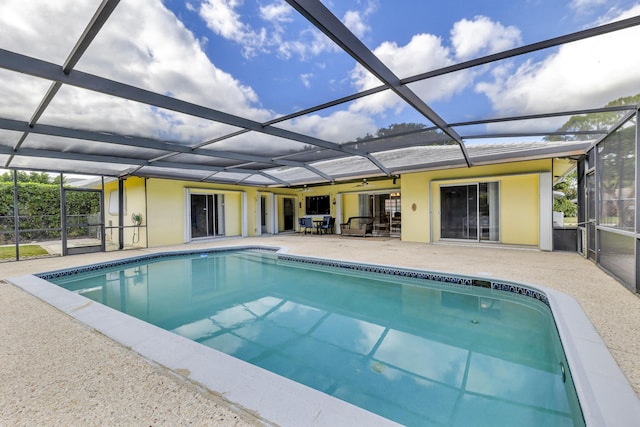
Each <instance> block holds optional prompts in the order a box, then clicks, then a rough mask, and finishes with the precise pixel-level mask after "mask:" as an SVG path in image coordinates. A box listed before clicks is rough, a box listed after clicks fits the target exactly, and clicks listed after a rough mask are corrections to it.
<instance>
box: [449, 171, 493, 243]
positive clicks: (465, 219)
mask: <svg viewBox="0 0 640 427" xmlns="http://www.w3.org/2000/svg"><path fill="white" fill-rule="evenodd" d="M499 196H500V186H499V184H498V183H497V182H481V183H475V184H465V185H451V186H442V187H440V212H441V215H440V218H441V220H440V237H441V238H442V239H462V240H473V241H480V240H484V241H494V242H497V241H499V240H500V222H499V219H500V216H499V212H500V210H499V206H500V197H499Z"/></svg>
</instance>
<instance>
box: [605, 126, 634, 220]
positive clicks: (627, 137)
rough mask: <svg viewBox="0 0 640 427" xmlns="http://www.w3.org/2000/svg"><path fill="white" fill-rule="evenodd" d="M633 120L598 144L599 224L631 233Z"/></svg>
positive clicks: (632, 207)
mask: <svg viewBox="0 0 640 427" xmlns="http://www.w3.org/2000/svg"><path fill="white" fill-rule="evenodd" d="M635 133H636V125H635V119H633V120H630V121H629V122H627V124H626V125H625V126H622V127H620V128H619V129H618V130H616V131H615V132H613V133H612V134H611V135H610V136H608V137H607V138H606V139H605V140H604V141H602V143H600V145H598V173H599V177H600V179H599V194H600V200H599V201H600V203H599V208H600V217H599V222H600V223H599V225H601V226H604V227H611V228H618V229H622V230H629V231H634V230H635V204H636V199H635V194H636V180H635V174H636V172H635V169H636V149H635Z"/></svg>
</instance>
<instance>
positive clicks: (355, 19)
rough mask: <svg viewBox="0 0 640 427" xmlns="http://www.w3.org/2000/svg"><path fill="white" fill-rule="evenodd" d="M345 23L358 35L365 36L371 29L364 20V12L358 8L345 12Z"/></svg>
mask: <svg viewBox="0 0 640 427" xmlns="http://www.w3.org/2000/svg"><path fill="white" fill-rule="evenodd" d="M342 21H343V22H344V25H346V27H347V28H348V29H350V30H351V32H352V33H353V34H355V35H356V36H357V37H364V35H365V34H366V33H367V32H368V31H369V30H370V28H369V26H368V25H367V24H366V23H365V22H364V19H363V17H362V14H361V13H360V12H359V11H356V10H349V11H347V13H345V14H344V18H343V19H342Z"/></svg>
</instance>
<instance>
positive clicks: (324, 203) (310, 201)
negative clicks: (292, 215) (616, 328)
mask: <svg viewBox="0 0 640 427" xmlns="http://www.w3.org/2000/svg"><path fill="white" fill-rule="evenodd" d="M305 206H306V212H305V213H306V214H307V215H329V214H330V212H331V201H330V200H329V196H307V197H306V198H305Z"/></svg>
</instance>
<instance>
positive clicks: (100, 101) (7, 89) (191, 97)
mask: <svg viewBox="0 0 640 427" xmlns="http://www.w3.org/2000/svg"><path fill="white" fill-rule="evenodd" d="M6 1H11V2H12V3H13V4H9V5H6V6H7V10H8V11H12V13H3V14H0V34H2V33H1V32H3V31H10V32H11V34H12V40H14V42H13V44H12V45H11V46H8V45H7V44H5V43H4V40H8V38H5V37H4V35H2V37H0V39H2V40H3V48H10V49H12V50H14V51H17V52H19V53H26V54H27V55H33V56H39V57H43V59H46V60H49V61H52V62H55V63H58V64H61V63H62V62H63V61H64V59H65V58H66V56H67V55H68V53H69V52H70V51H71V49H72V47H73V45H74V43H75V39H74V38H73V37H75V38H77V37H78V36H79V35H80V34H81V32H82V30H83V29H84V26H85V25H86V24H87V23H88V22H89V19H90V18H91V15H92V14H93V12H94V10H90V9H89V10H86V9H81V8H76V2H74V1H73V0H66V1H65V0H58V1H56V2H42V4H43V5H45V6H46V7H47V13H48V15H47V14H43V13H42V12H41V11H37V10H33V11H30V10H29V7H27V6H28V5H29V6H30V5H31V3H29V2H27V4H24V2H23V1H21V0H6ZM52 4H55V10H53V9H52V7H53V6H51V5H52ZM49 6H51V7H49ZM94 6H95V5H94ZM16 11H18V12H16ZM29 15H32V16H29ZM45 16H46V19H45ZM141 17H144V18H141ZM26 18H30V19H26ZM46 20H55V22H56V25H50V22H45V21H46ZM8 21H10V22H8ZM11 22H13V24H11ZM15 25H17V26H15ZM43 28H44V29H46V31H47V33H46V35H42V34H41V30H42V29H43ZM69 34H71V35H72V36H73V37H71V38H70V36H69ZM61 45H62V47H60V46H61ZM76 69H78V70H80V71H84V72H89V73H92V74H97V75H100V76H103V77H106V78H109V79H113V80H116V81H120V82H123V83H127V84H131V85H136V86H140V87H142V88H146V89H149V90H152V91H154V92H158V93H164V94H167V95H170V96H173V97H175V98H178V99H181V100H185V101H189V102H195V103H200V104H202V105H206V106H209V107H211V108H215V109H219V110H221V111H225V112H229V113H232V114H236V115H240V116H245V117H248V118H252V119H254V120H256V121H266V120H268V119H270V118H272V117H273V113H272V112H269V111H268V110H264V109H260V108H257V107H256V105H258V104H259V99H258V96H257V94H256V93H255V92H254V90H253V89H252V88H250V87H248V86H245V85H243V84H241V83H240V82H239V81H238V80H236V79H235V78H234V77H233V76H231V75H230V74H228V73H226V72H224V71H222V70H220V69H219V68H217V67H216V66H215V65H214V64H212V63H211V61H210V60H209V59H208V58H207V56H206V55H205V54H204V52H203V51H202V49H201V46H200V43H199V42H198V40H196V39H195V38H194V36H193V34H192V33H190V32H189V31H188V30H187V29H185V27H184V25H183V24H182V23H180V22H179V21H178V20H177V19H176V17H175V16H174V15H173V14H171V13H170V12H169V11H168V10H166V9H165V8H164V6H163V5H162V3H160V2H157V1H153V0H146V1H143V0H138V1H135V2H122V3H120V5H119V6H118V7H117V8H116V9H115V11H114V12H113V15H112V16H111V18H110V20H109V21H108V22H107V23H106V25H105V26H104V27H103V29H102V31H101V32H100V33H99V34H98V36H97V37H96V39H95V40H94V42H93V44H92V45H91V46H90V47H89V49H88V50H87V52H86V53H85V55H84V56H83V57H82V59H81V60H80V62H79V63H78V65H77V67H76ZM6 74H7V75H6V78H2V80H1V81H0V89H1V93H2V94H3V96H2V97H0V116H3V117H12V118H15V119H18V120H25V121H26V120H28V119H29V117H30V116H31V114H33V112H34V111H35V107H36V106H37V105H38V103H39V102H40V100H41V99H42V97H43V96H44V94H45V92H46V88H47V87H48V86H49V84H48V83H46V82H44V81H42V80H39V79H34V78H31V77H26V76H22V75H16V74H12V73H6ZM3 77H5V76H3ZM18 100H19V102H18ZM16 106H19V107H16ZM40 122H41V123H49V124H55V125H69V126H73V127H79V128H89V129H94V130H110V131H116V132H118V133H125V134H131V135H144V136H150V137H160V138H166V139H169V140H172V139H184V140H186V141H198V142H199V141H203V140H206V139H209V138H211V137H214V136H219V135H221V134H223V133H226V132H230V131H233V130H234V129H233V128H230V127H229V126H227V125H221V124H219V123H213V122H210V121H206V120H203V119H199V118H195V117H191V116H187V115H183V114H179V113H174V112H171V111H166V110H158V109H155V108H150V107H147V106H144V105H142V104H138V103H135V102H129V101H123V100H119V99H116V98H113V97H110V96H107V95H100V94H97V93H93V92H89V91H85V90H81V89H75V88H72V87H70V86H63V88H62V89H61V90H60V92H59V93H58V94H57V95H56V97H55V98H54V100H53V102H52V103H51V105H50V107H49V108H48V109H47V111H46V112H45V114H44V115H43V116H42V119H41V120H40Z"/></svg>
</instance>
